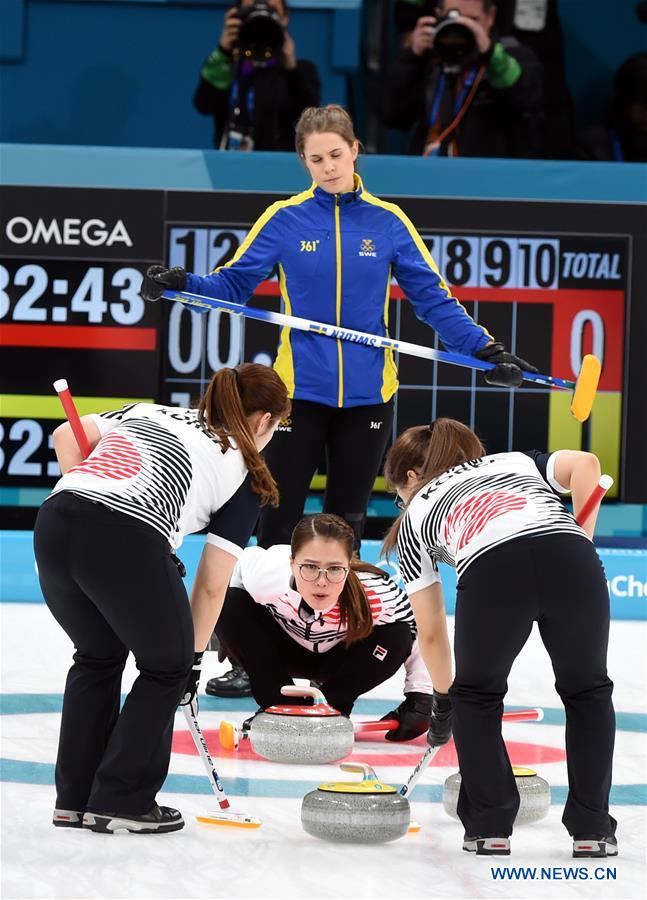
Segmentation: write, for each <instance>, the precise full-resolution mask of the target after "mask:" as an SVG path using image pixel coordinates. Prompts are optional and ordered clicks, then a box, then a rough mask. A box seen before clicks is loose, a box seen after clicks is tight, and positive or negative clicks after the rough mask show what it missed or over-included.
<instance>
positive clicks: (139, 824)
mask: <svg viewBox="0 0 647 900" xmlns="http://www.w3.org/2000/svg"><path fill="white" fill-rule="evenodd" d="M83 827H84V828H89V829H90V831H95V832H98V833H100V834H114V833H115V831H120V830H124V829H125V830H126V831H132V832H133V833H134V834H165V833H166V832H169V831H179V830H180V829H181V828H184V819H183V818H182V813H181V812H180V811H179V810H177V809H172V808H171V807H170V806H158V805H157V803H156V804H155V806H154V807H153V808H152V809H151V811H150V812H148V813H146V815H144V816H120V815H117V814H115V813H98V812H86V814H85V815H84V816H83Z"/></svg>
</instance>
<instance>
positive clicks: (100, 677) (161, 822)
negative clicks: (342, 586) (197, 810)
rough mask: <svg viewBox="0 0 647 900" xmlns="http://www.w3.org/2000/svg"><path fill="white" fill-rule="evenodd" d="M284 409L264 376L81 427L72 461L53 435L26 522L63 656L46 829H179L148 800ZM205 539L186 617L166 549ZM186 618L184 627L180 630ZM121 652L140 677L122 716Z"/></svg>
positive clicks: (247, 531) (239, 377) (245, 369)
mask: <svg viewBox="0 0 647 900" xmlns="http://www.w3.org/2000/svg"><path fill="white" fill-rule="evenodd" d="M289 410H290V401H289V399H288V396H287V391H286V389H285V386H284V384H283V382H282V381H281V379H280V378H279V376H278V375H277V374H276V372H274V371H273V370H272V369H270V368H268V367H267V366H260V365H255V364H243V365H240V366H237V367H236V368H235V369H221V370H220V371H219V372H217V373H216V374H215V375H214V376H213V379H212V380H211V382H210V384H209V386H208V388H207V390H206V392H205V394H204V396H203V398H202V400H201V402H200V407H199V410H190V409H180V408H178V407H165V406H155V405H151V404H147V403H136V404H133V405H131V406H126V407H124V408H123V409H120V410H115V411H112V412H106V413H101V414H100V415H94V416H85V417H84V418H83V419H82V423H83V427H84V429H85V432H86V434H87V437H88V439H89V442H90V445H91V448H92V452H91V453H90V455H89V456H88V457H87V459H85V460H83V458H82V455H81V452H80V451H79V449H78V447H77V445H76V441H75V438H74V436H73V432H72V429H71V427H70V425H69V424H65V425H61V426H59V428H57V429H56V431H55V432H54V446H55V449H56V456H57V458H58V461H59V463H60V465H61V471H62V472H63V477H62V478H61V479H60V480H59V481H58V482H57V484H56V486H55V488H54V491H53V493H52V494H51V496H50V497H49V498H48V499H47V500H46V501H45V503H44V504H43V506H42V507H41V509H40V511H39V513H38V519H37V521H36V527H35V532H34V543H35V551H36V560H37V563H38V572H39V577H40V583H41V588H42V591H43V595H44V597H45V601H46V603H47V605H48V607H49V609H50V611H51V612H52V614H53V615H54V617H55V619H56V620H57V621H58V623H59V624H60V625H61V627H62V628H63V629H64V630H65V632H66V633H67V634H68V635H69V637H70V638H71V640H72V642H73V643H74V646H75V653H74V665H73V666H72V668H71V669H70V671H69V674H68V677H67V683H66V686H65V695H64V699H63V714H62V721H61V733H60V740H59V747H58V757H57V760H56V809H55V810H54V825H57V826H67V827H78V828H80V827H82V826H84V827H86V828H90V829H91V830H92V831H99V832H104V833H112V832H113V831H115V830H117V829H119V828H126V829H127V830H128V831H135V832H139V833H156V834H159V833H161V832H166V831H177V830H178V829H180V828H182V827H183V825H184V821H183V819H182V815H181V814H180V812H178V810H176V809H171V808H170V807H167V806H158V805H157V803H156V800H155V797H156V794H157V792H158V790H159V789H160V788H161V786H162V783H163V782H164V779H165V778H166V773H167V771H168V765H169V760H170V756H171V737H172V733H173V718H174V714H175V710H176V708H177V705H178V703H179V702H180V701H181V700H182V701H183V702H185V703H188V702H190V701H191V700H192V699H193V697H194V696H195V692H196V689H197V681H198V678H199V673H200V661H201V658H202V651H203V650H204V649H205V647H206V645H207V642H208V640H209V637H210V635H211V633H212V631H213V627H214V624H215V621H216V619H217V616H218V613H219V611H220V608H221V606H222V602H223V599H224V596H225V590H226V588H227V584H228V583H229V578H230V576H231V572H232V570H233V568H234V564H235V562H236V558H237V557H238V556H239V555H240V553H241V552H242V548H243V547H245V545H246V544H247V542H248V540H249V537H250V535H251V533H252V529H253V527H254V524H255V522H256V519H257V517H258V510H259V506H260V505H261V504H263V503H276V502H277V500H278V494H277V489H276V484H275V483H274V480H273V479H272V477H271V475H270V473H269V470H268V469H267V466H266V464H265V462H264V460H263V457H262V456H261V450H262V449H263V448H264V447H265V446H266V444H267V443H268V441H269V440H270V439H271V437H272V435H273V433H274V431H275V429H276V427H277V425H278V423H279V420H280V419H281V418H282V417H284V416H286V415H287V414H288V413H289ZM203 528H206V530H207V540H206V544H205V547H204V550H203V552H202V557H201V559H200V565H199V568H198V573H197V576H196V579H195V583H194V588H193V593H192V595H191V607H189V602H188V598H187V595H186V590H185V588H184V583H183V581H182V577H181V573H180V571H179V569H180V568H181V563H179V560H177V558H176V557H175V556H174V553H173V551H174V550H175V549H177V547H179V545H180V544H181V543H182V539H183V537H184V535H185V534H188V533H190V532H194V531H199V530H200V529H203ZM192 619H193V621H192ZM128 651H132V653H133V654H134V656H135V661H136V663H137V668H138V669H139V676H138V678H137V679H136V680H135V683H134V684H133V686H132V689H131V691H130V693H129V694H128V697H127V698H126V702H125V703H124V706H123V708H122V710H121V712H120V710H119V699H120V690H121V676H122V673H123V669H124V666H125V664H126V659H127V657H128Z"/></svg>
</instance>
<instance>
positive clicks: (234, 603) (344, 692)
mask: <svg viewBox="0 0 647 900" xmlns="http://www.w3.org/2000/svg"><path fill="white" fill-rule="evenodd" d="M316 627H317V625H316V624H315V625H313V628H316ZM216 633H217V635H218V637H219V638H220V640H221V641H222V643H223V645H224V646H225V647H226V649H227V651H231V653H232V654H233V655H234V656H235V657H236V659H237V660H239V661H240V664H241V665H242V666H243V668H244V669H245V671H246V672H247V674H248V675H249V680H250V683H251V687H252V693H253V694H254V698H255V700H256V702H257V703H258V705H259V706H260V707H261V708H262V709H266V708H267V707H268V706H273V705H275V704H282V705H287V704H295V703H296V704H299V703H303V700H300V699H299V698H292V697H284V696H283V694H282V693H281V688H282V687H283V685H285V684H292V678H293V677H297V678H312V679H314V680H315V681H319V682H322V685H321V690H322V691H323V693H324V695H325V697H326V700H327V701H328V702H329V703H330V705H331V706H334V707H335V709H338V710H339V711H340V712H341V713H343V715H346V716H347V715H350V712H351V710H352V708H353V704H354V703H355V701H356V700H357V698H358V697H359V696H360V694H365V693H366V691H370V690H371V688H374V687H375V686H376V685H377V684H381V683H382V682H383V681H386V680H387V678H390V677H391V676H392V675H394V674H395V673H396V672H397V670H398V669H399V668H400V666H401V665H402V663H403V662H404V661H405V660H406V659H407V657H408V656H409V654H410V653H411V646H412V643H413V636H412V634H411V629H410V628H409V626H408V625H407V624H406V623H405V622H393V623H392V624H391V625H377V626H376V627H375V628H374V629H373V631H372V632H371V634H370V635H369V637H367V638H364V640H362V641H358V642H357V643H354V644H351V645H350V647H346V646H345V645H344V644H337V645H336V646H335V647H333V648H332V649H331V650H327V651H326V652H325V653H313V652H312V651H311V650H308V649H307V648H306V647H302V646H301V644H298V643H297V642H296V641H295V640H294V639H293V638H291V637H290V635H289V634H287V633H286V632H285V631H284V630H283V628H281V626H280V625H279V624H278V623H277V622H276V620H275V619H274V617H273V616H272V614H271V613H270V612H268V610H267V609H266V608H265V607H264V606H261V605H260V604H259V603H255V602H254V600H253V599H252V598H251V596H250V595H249V594H248V593H247V591H244V590H242V589H240V588H229V590H228V591H227V597H226V599H225V603H224V606H223V609H222V612H221V613H220V618H219V619H218V624H217V625H216ZM378 647H379V648H380V650H378V652H377V655H376V653H375V651H376V648H378ZM384 651H386V652H384Z"/></svg>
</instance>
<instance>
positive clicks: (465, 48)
mask: <svg viewBox="0 0 647 900" xmlns="http://www.w3.org/2000/svg"><path fill="white" fill-rule="evenodd" d="M460 16H461V13H460V11H459V10H457V9H450V10H448V11H447V13H446V14H445V15H444V16H442V17H441V18H440V19H438V21H437V22H436V26H435V28H434V51H435V53H436V55H437V56H438V58H439V59H440V61H441V62H442V63H443V65H445V66H447V67H450V68H456V69H460V68H463V66H467V65H469V64H470V63H471V62H473V61H474V60H475V59H476V57H477V56H478V46H477V43H476V37H475V35H474V32H473V31H472V30H471V29H470V28H468V27H467V25H463V23H462V22H457V21H456V19H458V18H459V17H460Z"/></svg>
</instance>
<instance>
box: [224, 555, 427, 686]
mask: <svg viewBox="0 0 647 900" xmlns="http://www.w3.org/2000/svg"><path fill="white" fill-rule="evenodd" d="M290 557H291V550H290V546H289V545H288V544H276V545H275V546H273V547H269V548H267V549H264V548H262V547H248V548H247V549H246V550H244V551H243V554H242V556H241V557H240V558H239V560H238V562H237V563H236V567H235V569H234V572H233V574H232V578H231V581H230V585H229V586H230V588H237V589H240V590H244V591H245V592H246V593H247V594H248V595H249V596H250V597H251V599H252V600H253V601H254V602H255V603H257V604H259V605H260V606H263V607H264V608H265V609H266V610H267V612H268V613H269V614H270V615H271V616H272V618H273V619H274V621H275V622H276V623H277V625H279V626H280V628H281V629H282V630H283V631H284V632H285V633H286V634H287V635H289V636H290V638H292V640H294V641H295V643H297V644H299V645H300V646H301V647H303V648H304V649H306V650H309V651H310V652H311V653H314V654H317V655H321V654H326V653H327V651H330V650H332V649H333V648H335V647H339V646H340V645H341V644H343V641H344V638H345V636H346V627H345V625H342V624H341V616H340V610H339V603H337V602H336V603H334V604H333V605H332V606H331V607H329V608H328V609H325V610H313V609H312V608H311V607H310V606H309V605H308V604H307V603H306V602H305V601H304V599H303V598H302V596H301V594H299V592H298V591H297V590H295V583H294V578H293V576H292V570H291V568H290ZM356 574H357V577H358V578H359V580H360V581H361V583H362V586H363V588H364V591H365V592H366V596H367V598H368V601H369V603H370V606H371V613H372V615H373V623H374V625H376V626H380V625H391V624H393V623H394V622H404V623H405V624H406V625H408V626H409V628H410V630H411V633H412V635H413V637H414V638H415V637H416V623H415V619H414V615H413V610H412V608H411V603H410V602H409V598H408V596H407V594H406V593H405V591H403V590H402V589H401V588H400V587H399V586H398V585H397V584H396V583H395V581H393V579H392V578H390V577H389V576H388V575H387V574H386V573H385V574H384V577H381V576H379V575H374V574H373V573H372V572H357V573H356ZM404 669H405V685H404V693H405V694H406V693H408V692H411V691H417V692H418V693H421V694H431V693H432V691H433V685H432V683H431V678H430V677H429V672H428V671H427V667H426V666H425V664H424V662H423V660H422V657H421V655H420V649H419V647H418V641H417V639H415V640H414V642H413V645H412V647H411V651H410V653H409V655H408V656H407V657H406V659H405V660H404Z"/></svg>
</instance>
